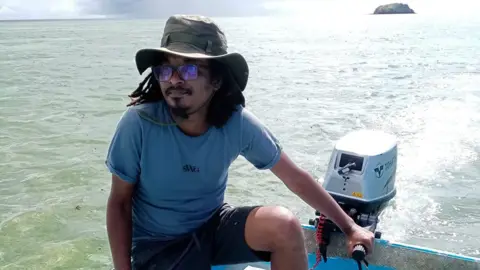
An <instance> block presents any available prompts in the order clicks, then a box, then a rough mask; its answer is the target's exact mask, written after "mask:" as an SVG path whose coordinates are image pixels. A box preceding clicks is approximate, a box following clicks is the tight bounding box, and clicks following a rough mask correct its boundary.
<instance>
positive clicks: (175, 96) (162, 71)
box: [154, 55, 216, 111]
mask: <svg viewBox="0 0 480 270" xmlns="http://www.w3.org/2000/svg"><path fill="white" fill-rule="evenodd" d="M162 65H164V67H163V68H160V66H162ZM160 66H157V67H155V68H154V73H155V76H156V78H157V81H158V82H159V83H160V89H161V90H162V94H163V96H164V98H165V101H166V102H167V103H168V105H170V106H171V107H173V108H184V109H187V111H192V110H195V109H197V108H199V107H200V106H202V105H204V103H205V102H206V101H207V100H208V99H209V98H210V96H211V95H212V94H213V91H215V90H216V87H214V86H213V85H212V80H211V74H210V71H209V66H208V62H207V60H205V59H198V60H196V59H188V58H184V57H180V56H172V55H168V56H167V58H166V61H164V62H163V63H162V64H161V65H160ZM165 67H167V68H165ZM179 67H180V68H179Z"/></svg>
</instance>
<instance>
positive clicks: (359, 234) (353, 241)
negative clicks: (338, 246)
mask: <svg viewBox="0 0 480 270" xmlns="http://www.w3.org/2000/svg"><path fill="white" fill-rule="evenodd" d="M374 239H375V235H374V234H373V233H372V232H371V231H369V230H367V229H365V228H362V227H360V226H358V225H357V224H355V225H353V226H352V228H351V230H350V231H349V232H348V234H347V249H348V254H349V255H350V256H351V255H352V252H353V247H354V246H355V245H359V244H361V245H363V246H365V248H366V251H367V253H368V254H370V253H372V251H373V244H374Z"/></svg>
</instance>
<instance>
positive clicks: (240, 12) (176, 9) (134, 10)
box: [78, 0, 267, 18]
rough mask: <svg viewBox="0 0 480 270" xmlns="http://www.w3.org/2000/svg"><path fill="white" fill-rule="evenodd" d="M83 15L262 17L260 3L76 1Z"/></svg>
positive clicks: (249, 0)
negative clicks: (194, 14)
mask: <svg viewBox="0 0 480 270" xmlns="http://www.w3.org/2000/svg"><path fill="white" fill-rule="evenodd" d="M78 2H79V6H80V8H81V9H82V11H83V13H87V14H97V15H108V16H112V15H117V16H123V17H133V18H164V17H168V16H170V15H172V14H180V13H182V14H193V13H196V14H202V15H206V16H252V15H265V14H267V10H266V9H265V8H264V7H263V2H264V1H262V0H174V1H166V0H78Z"/></svg>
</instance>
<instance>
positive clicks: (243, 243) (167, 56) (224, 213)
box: [106, 16, 373, 270]
mask: <svg viewBox="0 0 480 270" xmlns="http://www.w3.org/2000/svg"><path fill="white" fill-rule="evenodd" d="M136 64H137V68H138V70H139V72H140V74H142V73H143V72H144V71H146V70H147V69H151V73H150V74H149V75H148V76H147V77H146V79H145V80H144V81H143V82H142V83H140V85H139V87H138V88H137V89H136V90H135V91H134V92H133V93H132V95H130V97H131V98H132V102H131V103H130V104H129V105H133V106H130V107H129V109H128V110H127V111H126V112H125V113H124V115H123V116H122V118H121V119H120V121H119V123H118V126H117V129H116V131H115V134H114V136H113V139H112V142H111V145H110V147H109V149H108V155H107V160H106V165H107V167H108V168H109V170H110V172H111V173H112V186H111V193H110V196H109V199H108V205H107V230H108V236H109V241H110V247H111V252H112V257H113V263H114V267H115V269H121V270H123V269H169V270H171V269H196V270H206V269H210V267H211V265H218V264H236V263H242V262H254V261H271V265H272V269H277V270H282V269H288V270H292V269H301V270H305V269H307V267H308V265H307V256H306V250H305V246H304V239H303V231H302V228H301V224H300V222H299V221H298V219H297V218H296V217H295V216H294V215H293V214H292V213H291V212H290V211H288V210H287V209H285V208H283V207H276V206H244V207H233V206H230V205H228V204H226V203H224V192H225V188H226V185H227V176H228V169H229V166H230V164H231V163H232V162H233V161H234V160H235V159H236V158H237V157H238V156H239V155H242V156H244V157H245V158H246V159H247V160H248V161H249V162H251V163H252V164H253V165H254V166H255V167H256V168H258V169H263V170H265V169H270V170H271V171H272V172H273V173H274V174H275V175H276V176H277V177H278V178H279V179H281V181H283V183H285V185H286V186H287V187H288V188H289V189H290V190H291V191H292V192H294V193H296V194H297V195H298V196H299V197H300V198H302V199H303V200H304V201H305V202H306V203H308V204H309V205H311V206H312V207H313V208H315V209H318V210H319V211H321V212H322V213H324V214H325V215H326V216H328V217H329V218H331V219H332V220H333V221H334V222H335V223H336V224H337V225H338V226H339V227H340V228H341V229H342V230H343V232H345V233H346V234H347V236H348V237H349V246H348V248H349V251H350V252H351V251H352V250H353V245H354V244H358V243H360V244H363V245H365V246H366V247H367V250H372V247H373V234H372V233H370V232H368V231H366V230H364V229H363V228H360V227H358V226H357V225H355V223H354V222H353V221H352V219H350V218H349V217H348V216H347V215H346V214H345V213H344V212H343V211H342V210H341V209H340V207H339V206H338V205H337V204H336V202H335V201H334V200H333V199H332V198H331V197H330V195H329V194H328V193H327V192H326V191H325V190H324V189H323V188H322V187H321V186H320V185H319V184H318V183H317V182H316V181H315V180H314V179H313V178H312V176H310V175H309V174H308V173H307V172H306V171H304V170H302V169H300V168H298V167H297V166H296V165H295V164H294V163H293V162H292V161H291V160H290V159H289V158H288V156H287V154H286V153H285V152H282V150H281V148H280V146H279V143H278V141H277V140H276V138H275V137H274V135H273V134H272V133H271V132H270V131H269V130H268V129H267V128H266V127H265V126H264V125H263V124H262V123H261V122H260V121H259V120H258V119H257V118H256V117H255V116H254V115H253V114H252V113H251V112H249V111H248V110H247V109H245V108H244V103H245V100H244V96H243V93H242V91H243V90H244V89H245V87H246V85H247V80H248V65H247V63H246V61H245V59H244V58H243V57H242V56H241V55H240V54H238V53H229V52H227V42H226V39H225V36H224V33H223V32H222V31H221V30H220V29H219V27H218V26H217V25H216V24H215V23H214V22H213V21H211V20H210V19H209V18H206V17H201V16H172V17H170V18H169V19H168V20H167V22H166V25H165V29H164V33H163V38H162V41H161V48H157V49H143V50H140V51H139V52H138V53H137V55H136ZM259 181H261V179H259Z"/></svg>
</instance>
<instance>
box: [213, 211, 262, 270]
mask: <svg viewBox="0 0 480 270" xmlns="http://www.w3.org/2000/svg"><path fill="white" fill-rule="evenodd" d="M255 208H256V206H243V207H233V206H230V205H228V204H225V205H224V206H223V207H222V209H221V211H220V212H219V215H218V225H217V228H216V231H215V233H214V240H213V251H212V255H213V258H212V265H221V264H225V265H227V264H237V263H248V262H259V261H270V252H266V251H255V250H253V249H251V248H250V247H249V246H248V244H247V242H246V240H245V224H246V222H247V217H248V215H249V214H250V212H251V211H252V210H254V209H255Z"/></svg>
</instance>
